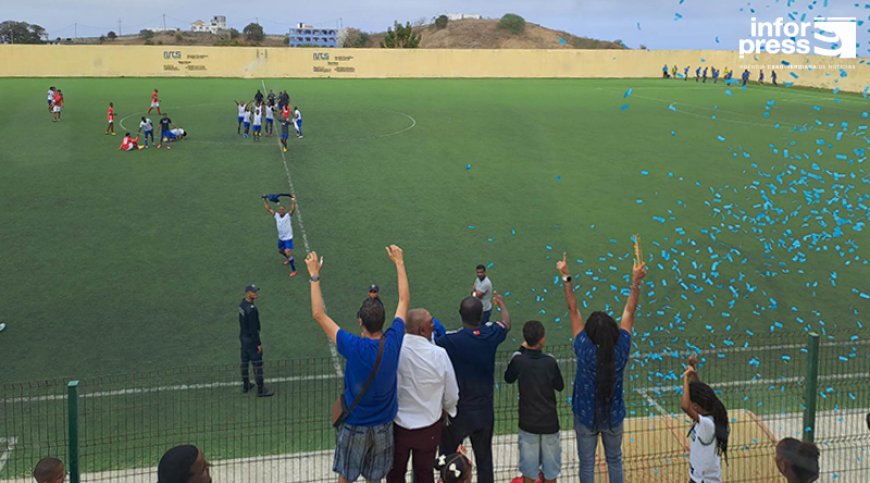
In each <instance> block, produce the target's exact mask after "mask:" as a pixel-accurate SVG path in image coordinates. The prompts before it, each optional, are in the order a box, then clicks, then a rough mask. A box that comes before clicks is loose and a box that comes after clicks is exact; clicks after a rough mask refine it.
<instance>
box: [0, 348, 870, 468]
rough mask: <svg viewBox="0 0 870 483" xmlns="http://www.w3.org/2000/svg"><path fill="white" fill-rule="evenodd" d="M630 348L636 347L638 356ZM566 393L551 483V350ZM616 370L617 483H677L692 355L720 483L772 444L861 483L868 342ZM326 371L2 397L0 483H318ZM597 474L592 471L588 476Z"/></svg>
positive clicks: (193, 370) (155, 377)
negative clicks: (164, 477) (179, 479)
mask: <svg viewBox="0 0 870 483" xmlns="http://www.w3.org/2000/svg"><path fill="white" fill-rule="evenodd" d="M641 345H642V347H641ZM514 349H515V347H508V346H507V345H505V346H504V347H503V351H502V352H501V353H500V355H499V357H498V361H497V367H496V377H495V383H496V385H495V421H496V422H495V432H496V437H495V438H494V441H493V445H494V446H495V448H494V450H495V451H494V453H495V455H496V461H495V466H496V472H497V476H496V478H497V481H508V480H509V479H510V478H512V477H513V476H516V474H517V471H516V466H517V456H516V439H515V433H516V431H517V397H518V394H517V389H516V386H515V385H507V384H504V383H503V381H502V375H503V371H504V368H505V366H506V364H507V361H508V360H509V358H510V353H511V352H512V351H513V350H514ZM546 350H547V352H550V353H551V354H553V355H554V356H555V357H556V358H557V359H558V360H559V363H560V366H561V369H562V373H563V376H564V378H565V380H566V385H567V387H566V389H565V391H564V392H563V393H562V394H561V396H560V397H561V399H560V401H561V402H560V404H559V413H560V420H561V425H562V430H563V433H562V447H563V473H562V475H563V476H562V477H563V478H569V479H574V478H575V477H576V476H575V475H576V474H577V470H578V461H577V456H576V445H575V440H574V436H573V433H572V432H571V429H572V426H573V418H572V414H571V406H570V398H571V381H572V380H573V377H574V372H575V367H574V365H575V359H574V355H573V352H572V348H571V346H567V345H566V346H554V347H548V348H547V349H546ZM633 350H634V352H633V354H632V357H631V359H630V362H629V366H628V367H627V368H626V372H625V374H626V375H625V378H626V379H625V400H626V408H627V412H628V417H627V420H626V426H625V437H624V441H623V453H624V466H625V472H626V480H627V481H662V482H665V481H684V480H685V476H686V472H687V471H688V470H687V465H688V462H687V446H686V440H685V436H686V432H687V431H688V429H689V423H688V421H687V420H686V419H685V418H684V417H683V416H682V414H681V413H680V410H679V399H680V396H681V381H680V375H681V373H682V371H683V369H684V362H685V360H686V357H687V355H688V354H689V353H690V352H694V351H697V350H700V351H701V356H702V364H701V367H700V375H701V378H702V380H704V381H705V382H707V383H709V384H710V385H711V386H713V388H714V389H716V391H717V393H718V394H719V397H720V398H721V399H722V400H723V401H724V403H725V405H726V407H727V408H728V410H729V415H730V417H731V419H732V436H731V444H730V448H731V449H730V451H729V459H728V463H727V464H725V465H724V468H725V473H726V480H727V481H743V482H750V481H751V482H755V481H780V480H779V479H778V477H777V473H776V468H775V465H774V462H773V450H774V445H775V443H776V441H777V440H778V439H780V438H782V437H785V436H792V437H797V438H801V437H803V438H808V439H809V438H814V439H815V442H816V444H818V445H819V447H820V448H821V453H822V471H823V473H824V475H825V476H824V478H823V479H825V478H826V479H827V480H836V481H870V428H868V427H867V426H866V422H865V421H866V416H867V413H868V412H870V341H864V340H860V339H858V338H857V337H853V338H852V339H848V340H836V339H831V338H825V339H820V338H819V337H818V336H810V337H809V339H800V340H783V339H782V338H780V337H773V336H769V337H765V336H757V335H756V336H752V337H750V336H747V335H744V336H739V335H738V334H734V335H733V336H730V335H729V336H725V337H722V336H720V337H717V338H716V339H715V340H714V339H712V338H710V339H709V340H704V339H696V340H692V341H689V342H687V341H685V340H680V339H670V340H667V341H658V342H656V343H655V344H652V343H650V342H649V340H646V341H645V342H643V343H639V344H638V345H635V347H634V349H633ZM334 362H335V361H333V360H332V359H331V358H329V357H324V358H311V359H298V360H287V361H266V376H267V381H268V384H269V385H270V386H271V387H272V388H273V389H274V390H275V396H274V397H271V398H261V399H258V398H256V397H254V396H253V395H252V394H242V393H241V382H240V381H239V376H238V366H237V365H236V364H231V365H229V364H228V365H225V366H209V367H185V368H176V369H173V370H161V371H151V372H146V373H139V374H124V375H109V376H93V377H81V378H79V379H78V381H72V382H68V381H66V380H51V381H40V382H28V383H18V384H0V481H6V480H18V481H22V482H23V481H26V480H25V479H24V478H26V477H27V475H29V473H30V471H31V470H32V468H33V465H34V464H35V463H36V461H37V460H38V459H39V458H40V457H42V456H47V455H52V456H57V457H60V458H61V459H63V460H64V461H65V462H66V463H67V469H68V471H69V472H70V476H71V478H70V480H71V481H72V482H73V483H77V482H78V481H83V482H92V481H93V482H98V481H112V482H153V481H154V480H155V470H154V467H155V466H156V464H157V461H159V459H160V456H161V455H162V454H163V452H164V451H165V450H166V449H168V448H169V447H171V446H174V445H176V444H183V443H192V444H195V445H197V446H198V447H200V448H201V449H203V451H204V452H205V453H206V455H207V457H208V458H209V459H210V460H211V461H212V463H213V470H214V471H213V476H214V478H215V481H221V482H255V481H306V482H321V481H322V482H327V481H329V482H331V481H334V480H335V477H334V475H333V474H332V472H331V464H332V448H333V447H334V438H335V433H334V430H333V429H332V427H331V426H330V424H329V422H328V416H329V409H330V405H331V403H332V401H333V400H334V398H335V396H336V395H337V394H338V392H339V390H340V388H341V379H340V377H339V375H338V374H337V373H336V368H335V364H334ZM598 471H599V472H601V474H602V475H603V474H604V472H605V471H606V470H605V467H604V466H603V461H602V462H601V464H599V465H598Z"/></svg>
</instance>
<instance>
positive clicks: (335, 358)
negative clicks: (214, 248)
mask: <svg viewBox="0 0 870 483" xmlns="http://www.w3.org/2000/svg"><path fill="white" fill-rule="evenodd" d="M260 83H261V84H263V90H264V91H266V90H267V89H266V81H264V80H262V79H260ZM276 141H277V143H278V152H280V153H281V162H282V163H283V164H284V174H286V175H287V185H288V186H290V192H291V193H293V196H296V188H295V187H294V186H293V178H292V177H291V176H290V167H289V166H287V156H285V155H284V148H283V147H282V146H281V141H280V140H279V139H276ZM295 216H296V221H297V222H299V231H300V232H301V233H302V244H303V245H305V252H306V253H310V252H311V245H310V244H309V243H308V233H307V232H306V231H305V223H303V221H302V208H301V207H300V206H299V200H298V199H297V200H296V215H295ZM302 263H303V264H304V263H305V261H304V260H303V261H302ZM323 309H324V310H326V302H325V301H324V303H323ZM327 345H328V346H329V355H330V356H331V357H332V366H333V368H334V369H335V375H336V376H338V377H339V378H341V377H343V376H344V371H343V370H342V369H341V361H340V360H339V358H338V351H337V350H336V349H335V344H333V343H332V341H327Z"/></svg>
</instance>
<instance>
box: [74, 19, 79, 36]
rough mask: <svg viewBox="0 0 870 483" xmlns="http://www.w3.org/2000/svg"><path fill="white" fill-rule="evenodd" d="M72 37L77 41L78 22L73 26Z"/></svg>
mask: <svg viewBox="0 0 870 483" xmlns="http://www.w3.org/2000/svg"><path fill="white" fill-rule="evenodd" d="M73 37H75V39H76V40H78V39H79V23H78V22H75V23H74V24H73Z"/></svg>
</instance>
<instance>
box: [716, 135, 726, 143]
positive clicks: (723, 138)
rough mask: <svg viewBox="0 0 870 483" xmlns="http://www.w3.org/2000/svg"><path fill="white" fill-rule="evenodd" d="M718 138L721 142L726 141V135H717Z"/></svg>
mask: <svg viewBox="0 0 870 483" xmlns="http://www.w3.org/2000/svg"><path fill="white" fill-rule="evenodd" d="M716 139H718V140H719V142H720V143H724V142H725V137H724V136H716Z"/></svg>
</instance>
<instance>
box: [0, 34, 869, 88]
mask: <svg viewBox="0 0 870 483" xmlns="http://www.w3.org/2000/svg"><path fill="white" fill-rule="evenodd" d="M702 59H703V62H702ZM782 60H786V61H787V62H789V63H790V64H791V65H788V66H787V65H784V64H782V63H781V61H782ZM665 63H667V64H668V65H673V64H677V66H678V67H680V69H681V70H682V67H683V66H685V65H691V66H696V65H702V66H704V65H707V66H716V67H719V68H723V67H729V68H731V69H738V71H741V70H742V69H743V68H744V67H748V68H750V70H752V72H753V79H755V77H756V73H757V71H758V69H760V68H761V69H764V70H765V71H769V70H770V69H771V68H774V67H775V68H777V69H779V71H780V76H779V78H780V81H781V82H784V81H791V82H794V83H795V84H797V85H803V86H813V87H823V88H834V87H840V89H841V90H844V91H853V92H858V91H863V90H864V89H865V88H866V87H867V86H868V85H870V67H868V65H867V64H866V63H863V62H862V61H860V60H859V59H844V60H840V59H834V58H831V57H822V56H808V55H802V56H794V55H793V56H787V55H769V54H761V55H757V56H746V57H745V58H743V59H741V58H739V56H738V54H737V53H736V52H729V51H666V50H661V51H643V50H474V49H470V50H451V49H431V50H417V49H414V50H402V49H396V50H394V49H291V48H255V47H195V46H176V47H173V46H119V47H113V46H100V45H91V46H65V45H33V46H30V45H0V77H114V76H127V77H155V76H156V77H247V78H260V77H337V78H346V77H350V78H352V77H364V78H388V77H399V78H416V77H568V78H570V77H634V78H640V77H658V76H660V75H661V67H662V65H663V64H665ZM840 69H842V72H843V73H845V74H846V75H845V76H842V75H841V70H840ZM693 70H694V68H693ZM790 72H794V73H795V74H796V75H797V76H798V77H797V78H794V77H792V76H791V75H790V74H789V73H790ZM768 76H769V73H768Z"/></svg>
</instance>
